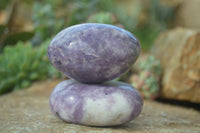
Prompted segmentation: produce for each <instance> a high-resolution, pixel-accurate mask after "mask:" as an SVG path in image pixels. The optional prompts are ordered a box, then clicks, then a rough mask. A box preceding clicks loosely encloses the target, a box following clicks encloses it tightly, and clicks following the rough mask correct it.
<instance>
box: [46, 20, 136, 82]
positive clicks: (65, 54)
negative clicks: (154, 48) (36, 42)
mask: <svg viewBox="0 0 200 133" xmlns="http://www.w3.org/2000/svg"><path fill="white" fill-rule="evenodd" d="M139 54H140V44H139V41H138V40H137V39H136V38H135V37H134V36H133V35H132V34H131V33H130V32H128V31H126V30H124V29H121V28H119V27H116V26H113V25H108V24H96V23H86V24H80V25H75V26H71V27H68V28H66V29H64V30H62V31H61V32H59V33H58V34H57V35H56V36H55V37H54V38H53V40H52V41H51V43H50V45H49V48H48V57H49V59H50V61H51V63H52V64H53V66H54V67H55V68H57V69H58V70H59V71H60V72H62V73H64V74H65V75H66V76H68V77H70V78H73V79H75V80H78V81H80V82H85V83H100V82H104V81H108V80H112V79H114V78H117V77H118V76H120V75H121V74H123V73H124V72H125V71H127V70H128V69H129V68H130V66H131V65H132V64H133V63H134V62H135V61H136V59H137V58H138V56H139Z"/></svg>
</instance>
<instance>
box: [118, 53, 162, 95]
mask: <svg viewBox="0 0 200 133" xmlns="http://www.w3.org/2000/svg"><path fill="white" fill-rule="evenodd" d="M160 76H161V65H160V62H159V60H157V59H155V58H154V56H151V55H149V56H147V55H145V56H144V55H143V56H142V57H141V58H140V59H139V60H138V62H137V63H136V64H135V65H134V66H133V67H132V68H131V70H130V71H129V72H127V73H126V74H124V75H123V76H122V77H121V78H120V79H118V80H122V81H128V82H129V83H130V84H132V85H133V86H134V87H135V88H137V89H138V90H139V91H140V93H141V94H142V96H143V98H145V99H154V98H156V97H157V96H159V91H160Z"/></svg>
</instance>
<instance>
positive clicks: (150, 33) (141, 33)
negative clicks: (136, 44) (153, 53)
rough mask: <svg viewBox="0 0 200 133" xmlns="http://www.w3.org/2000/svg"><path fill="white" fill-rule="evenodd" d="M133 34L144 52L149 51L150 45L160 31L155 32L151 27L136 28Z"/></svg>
mask: <svg viewBox="0 0 200 133" xmlns="http://www.w3.org/2000/svg"><path fill="white" fill-rule="evenodd" d="M133 33H134V35H135V36H136V38H137V39H138V40H140V44H141V46H142V50H143V52H144V51H145V52H146V51H148V50H149V49H150V47H151V45H152V44H153V42H154V40H155V39H156V38H157V36H158V35H159V33H160V31H159V30H155V29H154V28H153V27H150V26H144V27H141V28H137V29H136V30H135V31H134V32H133Z"/></svg>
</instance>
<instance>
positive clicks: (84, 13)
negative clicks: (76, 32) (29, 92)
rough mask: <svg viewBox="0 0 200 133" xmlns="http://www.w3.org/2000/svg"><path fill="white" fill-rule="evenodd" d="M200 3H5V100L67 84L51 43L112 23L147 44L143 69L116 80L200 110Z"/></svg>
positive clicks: (1, 6)
mask: <svg viewBox="0 0 200 133" xmlns="http://www.w3.org/2000/svg"><path fill="white" fill-rule="evenodd" d="M199 7H200V1H199V0H190V1H188V0H0V94H1V95H2V94H5V93H8V92H11V91H14V90H20V89H25V88H28V87H29V86H31V84H32V83H33V82H35V81H45V80H46V79H52V80H57V79H60V78H65V77H64V76H63V75H61V74H60V73H59V72H58V71H57V70H55V69H54V68H53V66H52V65H51V64H50V62H49V60H48V57H47V47H48V45H49V42H50V40H51V39H52V38H53V37H54V36H55V34H57V33H58V32H59V31H60V30H62V29H64V28H66V27H69V26H72V25H75V24H80V23H86V22H95V23H106V24H112V25H116V26H119V27H122V28H124V29H126V30H128V31H130V32H132V33H133V34H134V35H135V36H136V37H137V38H138V39H139V40H140V42H141V46H142V54H141V56H140V58H139V60H138V61H137V63H136V64H135V65H134V66H133V67H132V68H131V69H130V70H129V71H128V72H127V73H125V74H124V75H123V76H122V77H120V78H118V79H116V80H121V81H125V82H128V83H130V84H132V85H133V86H135V87H136V88H137V89H138V90H139V91H140V92H141V94H142V96H143V97H144V98H145V99H151V100H158V101H162V102H170V103H175V104H182V105H184V106H192V107H194V108H199V103H200V63H199V62H200V44H199V43H200V33H199V32H198V31H199V29H200V17H199V12H200V8H199Z"/></svg>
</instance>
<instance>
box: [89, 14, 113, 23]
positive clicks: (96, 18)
mask: <svg viewBox="0 0 200 133" xmlns="http://www.w3.org/2000/svg"><path fill="white" fill-rule="evenodd" d="M87 22H89V23H105V24H115V23H116V19H115V16H114V15H113V14H112V13H110V12H98V13H95V14H93V15H91V16H90V17H89V18H88V20H87Z"/></svg>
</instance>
